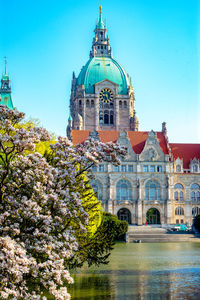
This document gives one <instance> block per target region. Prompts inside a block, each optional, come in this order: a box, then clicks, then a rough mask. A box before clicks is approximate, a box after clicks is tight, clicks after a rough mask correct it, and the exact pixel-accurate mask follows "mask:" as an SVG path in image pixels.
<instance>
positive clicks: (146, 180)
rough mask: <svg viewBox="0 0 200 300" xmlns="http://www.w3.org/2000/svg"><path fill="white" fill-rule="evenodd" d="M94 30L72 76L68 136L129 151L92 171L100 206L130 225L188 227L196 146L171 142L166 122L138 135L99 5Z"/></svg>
mask: <svg viewBox="0 0 200 300" xmlns="http://www.w3.org/2000/svg"><path fill="white" fill-rule="evenodd" d="M94 32H95V37H94V39H93V43H92V50H91V52H90V59H89V61H88V62H87V63H86V65H85V66H84V67H82V69H81V71H80V74H79V76H78V77H77V78H76V76H75V74H74V73H73V78H72V89H71V98H70V114H71V116H70V117H69V120H68V126H67V135H68V137H69V138H70V139H72V141H73V143H74V144H77V143H83V142H84V141H85V140H86V139H87V138H88V137H89V136H92V137H93V138H95V139H100V140H101V141H103V142H108V141H113V142H118V143H119V144H120V145H122V146H125V147H126V148H127V149H128V152H127V155H126V158H125V159H123V160H122V162H121V165H120V166H119V167H116V166H113V165H111V164H108V163H104V164H103V163H102V164H100V165H98V166H97V167H96V166H95V167H94V168H93V172H94V174H95V180H94V181H93V183H92V184H93V188H94V190H95V191H96V193H97V195H98V198H99V199H100V200H101V201H102V206H103V207H104V209H105V210H106V211H109V212H111V213H114V214H116V215H118V217H119V218H120V219H123V220H127V221H128V222H129V223H132V224H138V225H142V224H144V223H146V221H147V222H148V223H149V224H177V223H190V224H191V223H192V219H193V217H194V215H195V214H197V213H200V144H175V143H173V144H172V143H169V141H168V137H167V128H166V123H165V122H163V124H162V129H161V131H160V132H154V131H153V130H152V131H149V132H148V131H145V132H143V131H139V128H138V127H139V122H138V119H137V117H136V113H135V97H134V90H133V87H132V85H131V79H130V77H129V75H128V74H127V73H126V72H125V70H124V69H123V68H122V66H121V65H120V64H119V63H118V62H117V61H116V60H115V59H114V58H113V56H112V48H111V46H110V41H109V38H108V35H107V29H106V25H105V23H104V22H103V20H102V10H101V7H100V13H99V19H98V22H97V24H96V28H95V31H94Z"/></svg>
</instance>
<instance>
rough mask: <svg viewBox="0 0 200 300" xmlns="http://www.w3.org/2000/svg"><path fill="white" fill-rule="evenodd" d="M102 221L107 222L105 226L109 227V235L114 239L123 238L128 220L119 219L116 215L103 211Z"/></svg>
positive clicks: (119, 239)
mask: <svg viewBox="0 0 200 300" xmlns="http://www.w3.org/2000/svg"><path fill="white" fill-rule="evenodd" d="M103 222H105V223H107V226H108V227H109V228H110V229H111V235H112V239H113V240H114V241H121V240H125V234H126V232H127V230H128V222H126V221H121V220H119V219H118V217H117V216H115V215H112V214H111V213H108V212H104V213H103Z"/></svg>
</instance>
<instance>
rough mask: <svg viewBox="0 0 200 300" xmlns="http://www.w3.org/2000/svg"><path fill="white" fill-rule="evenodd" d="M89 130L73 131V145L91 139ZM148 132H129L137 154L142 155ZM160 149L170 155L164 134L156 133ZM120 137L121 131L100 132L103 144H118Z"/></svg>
mask: <svg viewBox="0 0 200 300" xmlns="http://www.w3.org/2000/svg"><path fill="white" fill-rule="evenodd" d="M89 133H90V131H89V130H73V131H72V140H73V143H74V144H75V145H76V144H79V143H83V142H84V141H85V140H86V139H87V138H88V137H89ZM148 133H149V132H148V131H128V137H129V139H130V143H131V146H132V148H133V150H134V152H135V153H136V154H140V153H141V152H142V150H143V148H144V145H145V142H146V139H147V137H148ZM156 133H157V137H158V141H159V143H160V147H161V149H162V151H163V152H164V153H165V154H168V149H167V143H166V139H165V137H164V135H163V133H162V132H156ZM118 136H119V131H99V137H100V140H101V141H102V142H103V143H106V142H111V141H112V142H116V141H117V139H118Z"/></svg>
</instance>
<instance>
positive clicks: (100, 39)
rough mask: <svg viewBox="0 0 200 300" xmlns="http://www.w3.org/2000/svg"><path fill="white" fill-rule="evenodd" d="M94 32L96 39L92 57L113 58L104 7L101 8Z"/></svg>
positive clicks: (91, 53) (93, 44)
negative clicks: (103, 12) (104, 20)
mask: <svg viewBox="0 0 200 300" xmlns="http://www.w3.org/2000/svg"><path fill="white" fill-rule="evenodd" d="M94 32H95V37H94V39H93V43H92V51H91V52H90V57H91V58H92V57H94V56H103V57H112V48H111V47H110V40H109V37H108V35H107V28H106V25H105V23H104V22H103V18H102V6H100V7H99V19H98V20H97V24H96V28H95V30H94Z"/></svg>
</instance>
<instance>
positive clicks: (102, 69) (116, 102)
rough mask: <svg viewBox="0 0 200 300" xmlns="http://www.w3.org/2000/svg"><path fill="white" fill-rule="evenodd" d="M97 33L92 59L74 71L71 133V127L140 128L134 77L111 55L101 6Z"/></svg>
mask: <svg viewBox="0 0 200 300" xmlns="http://www.w3.org/2000/svg"><path fill="white" fill-rule="evenodd" d="M94 33H95V36H94V38H93V43H92V49H91V51H90V59H89V60H88V62H87V63H86V64H85V66H83V67H82V69H81V71H80V73H79V75H78V77H76V76H75V74H74V73H73V77H72V88H71V97H70V115H71V119H70V120H71V121H70V123H69V124H68V128H67V132H68V136H70V134H69V133H70V130H72V129H75V130H93V129H95V130H97V131H99V130H109V131H114V130H119V131H120V130H133V131H138V127H139V122H138V119H137V117H136V112H135V96H134V90H133V87H132V84H131V78H130V77H129V75H128V74H127V73H126V72H125V70H124V69H123V67H122V66H121V65H120V64H119V63H118V62H117V61H116V60H115V59H114V58H113V56H112V48H111V46H110V40H109V37H108V35H107V28H106V24H105V22H104V21H103V19H102V7H101V6H100V11H99V18H98V21H97V23H96V27H95V30H94Z"/></svg>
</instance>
